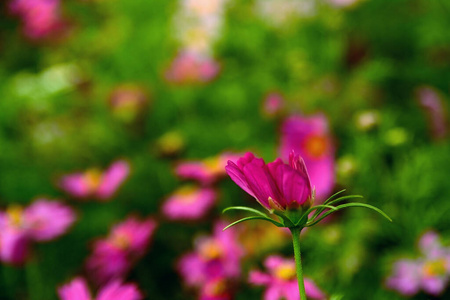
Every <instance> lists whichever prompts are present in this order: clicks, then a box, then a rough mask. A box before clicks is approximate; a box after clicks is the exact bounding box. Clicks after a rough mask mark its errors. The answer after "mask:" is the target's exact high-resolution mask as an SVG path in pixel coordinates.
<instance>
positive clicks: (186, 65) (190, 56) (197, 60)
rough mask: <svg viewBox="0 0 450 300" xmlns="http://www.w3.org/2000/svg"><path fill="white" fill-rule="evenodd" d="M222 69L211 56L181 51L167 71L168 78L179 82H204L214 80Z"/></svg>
mask: <svg viewBox="0 0 450 300" xmlns="http://www.w3.org/2000/svg"><path fill="white" fill-rule="evenodd" d="M219 71H220V66H219V64H218V63H217V62H216V61H215V60H214V59H213V58H211V57H208V56H205V55H199V54H196V53H189V52H180V53H179V54H178V56H177V57H176V58H175V59H174V60H173V62H172V64H171V66H170V68H169V69H168V70H167V72H166V79H167V80H168V81H169V82H172V83H177V84H192V83H204V82H209V81H211V80H213V79H214V78H215V77H216V76H217V74H218V73H219Z"/></svg>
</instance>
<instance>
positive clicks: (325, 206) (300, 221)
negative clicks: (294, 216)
mask: <svg viewBox="0 0 450 300" xmlns="http://www.w3.org/2000/svg"><path fill="white" fill-rule="evenodd" d="M327 208H329V209H331V210H336V207H334V206H331V205H325V204H320V205H316V206H313V207H311V208H310V209H308V210H307V211H306V212H305V213H304V214H303V216H302V218H301V219H300V220H299V221H298V223H297V224H296V225H298V224H301V223H302V222H304V219H305V218H308V215H309V214H310V213H311V212H313V211H314V210H321V211H323V210H325V209H327ZM314 216H316V214H314ZM314 216H313V218H314ZM313 218H312V219H313Z"/></svg>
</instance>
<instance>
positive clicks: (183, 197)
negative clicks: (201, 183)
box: [175, 185, 198, 203]
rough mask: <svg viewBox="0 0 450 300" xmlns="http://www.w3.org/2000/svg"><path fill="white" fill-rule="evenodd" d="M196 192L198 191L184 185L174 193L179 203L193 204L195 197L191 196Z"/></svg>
mask: <svg viewBox="0 0 450 300" xmlns="http://www.w3.org/2000/svg"><path fill="white" fill-rule="evenodd" d="M197 191H198V189H197V188H196V187H194V186H191V185H186V186H183V187H180V188H179V189H177V191H176V192H175V195H176V196H177V197H179V200H178V201H180V202H182V203H193V202H195V200H196V197H193V195H194V194H195V193H196V192H197Z"/></svg>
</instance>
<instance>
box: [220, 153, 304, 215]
mask: <svg viewBox="0 0 450 300" xmlns="http://www.w3.org/2000/svg"><path fill="white" fill-rule="evenodd" d="M225 169H226V171H227V173H228V175H229V176H230V177H231V179H232V180H233V181H234V182H235V183H236V184H237V185H238V186H239V187H241V188H242V189H243V190H244V191H246V192H247V193H248V194H249V195H251V196H252V197H254V198H255V199H256V200H257V201H258V202H259V203H260V204H261V205H262V206H264V207H265V208H267V209H268V210H273V209H276V210H286V209H297V208H299V207H302V206H310V205H311V202H312V201H313V199H312V189H311V184H310V181H309V176H308V171H307V170H306V166H305V163H304V162H303V159H302V158H301V157H300V156H298V155H295V154H294V152H291V154H290V156H289V164H284V163H283V161H282V160H281V159H279V158H278V159H276V160H275V161H274V162H271V163H269V164H267V165H266V163H265V162H264V160H263V159H262V158H256V157H255V156H254V155H253V154H252V153H250V152H248V153H246V154H245V156H244V157H241V158H240V159H239V160H238V161H237V164H235V163H234V162H232V161H228V165H227V166H226V167H225Z"/></svg>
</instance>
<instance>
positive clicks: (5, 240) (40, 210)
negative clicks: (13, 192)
mask: <svg viewBox="0 0 450 300" xmlns="http://www.w3.org/2000/svg"><path fill="white" fill-rule="evenodd" d="M75 219H76V216H75V212H74V211H73V210H72V209H71V208H70V207H68V206H66V205H64V204H62V203H60V202H57V201H49V200H46V199H38V200H36V201H35V202H33V203H32V204H31V205H30V206H28V207H26V208H22V207H20V206H11V207H10V208H9V209H8V210H7V211H6V212H0V259H1V260H2V261H4V262H8V263H12V264H22V263H24V262H25V261H26V259H27V257H28V252H29V246H30V244H31V243H32V242H35V241H36V242H42V241H49V240H52V239H55V238H57V237H58V236H60V235H62V234H64V233H65V232H66V231H67V229H68V228H69V227H70V226H71V225H72V224H73V222H74V221H75Z"/></svg>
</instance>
